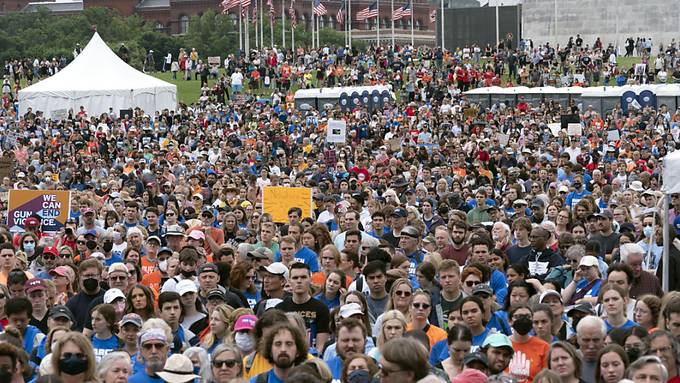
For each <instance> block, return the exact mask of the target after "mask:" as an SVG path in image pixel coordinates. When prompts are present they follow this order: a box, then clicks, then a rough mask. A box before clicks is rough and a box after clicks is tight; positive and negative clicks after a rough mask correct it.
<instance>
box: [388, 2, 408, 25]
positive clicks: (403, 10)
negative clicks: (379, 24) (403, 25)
mask: <svg viewBox="0 0 680 383" xmlns="http://www.w3.org/2000/svg"><path fill="white" fill-rule="evenodd" d="M409 16H411V1H410V0H409V1H407V2H406V4H404V5H402V6H401V7H399V8H397V9H395V10H394V12H392V20H393V21H397V20H399V19H401V18H402V17H409Z"/></svg>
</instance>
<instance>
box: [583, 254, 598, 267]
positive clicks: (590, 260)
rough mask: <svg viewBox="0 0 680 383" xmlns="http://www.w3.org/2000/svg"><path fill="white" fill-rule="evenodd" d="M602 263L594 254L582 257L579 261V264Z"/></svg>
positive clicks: (593, 264)
mask: <svg viewBox="0 0 680 383" xmlns="http://www.w3.org/2000/svg"><path fill="white" fill-rule="evenodd" d="M599 265H600V263H599V262H598V261H597V258H595V257H593V256H592V255H586V256H584V257H583V258H581V262H579V263H578V266H579V267H581V266H599Z"/></svg>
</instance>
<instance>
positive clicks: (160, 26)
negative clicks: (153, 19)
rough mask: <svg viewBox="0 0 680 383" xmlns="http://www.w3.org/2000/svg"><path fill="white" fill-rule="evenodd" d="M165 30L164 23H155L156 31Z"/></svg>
mask: <svg viewBox="0 0 680 383" xmlns="http://www.w3.org/2000/svg"><path fill="white" fill-rule="evenodd" d="M163 30H165V25H163V23H161V22H157V23H156V32H163Z"/></svg>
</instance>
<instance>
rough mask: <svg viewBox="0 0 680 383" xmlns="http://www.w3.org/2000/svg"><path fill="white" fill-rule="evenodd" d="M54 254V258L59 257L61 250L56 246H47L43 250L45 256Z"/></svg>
mask: <svg viewBox="0 0 680 383" xmlns="http://www.w3.org/2000/svg"><path fill="white" fill-rule="evenodd" d="M45 254H52V255H54V256H59V250H58V249H57V248H56V247H54V246H47V247H45V248H44V249H43V255H45Z"/></svg>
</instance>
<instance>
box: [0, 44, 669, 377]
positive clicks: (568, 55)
mask: <svg viewBox="0 0 680 383" xmlns="http://www.w3.org/2000/svg"><path fill="white" fill-rule="evenodd" d="M631 40H632V39H631ZM598 41H599V40H598ZM509 45H510V44H506V45H505V46H504V47H503V49H497V50H490V51H489V52H488V53H487V50H480V49H479V48H476V47H474V46H473V47H466V48H462V49H459V50H456V51H453V52H448V51H445V52H442V51H441V50H439V49H431V48H418V49H413V48H412V47H409V46H403V47H399V48H394V49H393V48H390V47H380V48H371V49H370V50H368V51H366V52H357V51H353V50H348V49H345V48H342V47H324V48H321V49H319V50H304V49H300V50H298V51H296V52H294V53H293V52H286V51H275V50H269V51H262V52H256V53H254V54H253V55H251V56H249V57H248V58H247V59H246V58H245V57H241V58H239V57H236V56H229V57H228V58H227V59H226V60H225V63H224V64H225V65H224V71H223V72H222V73H221V74H219V75H218V76H221V78H222V79H221V80H220V81H218V82H217V85H215V88H214V89H213V88H208V86H207V83H206V84H205V85H204V86H205V90H204V94H203V95H202V96H201V99H200V100H197V101H196V102H194V103H191V104H181V105H179V106H178V109H177V110H162V111H143V110H140V109H135V110H134V112H133V115H129V116H117V115H116V113H115V111H113V110H111V111H110V113H104V114H101V115H93V114H90V113H89V112H88V111H87V110H86V109H85V108H83V107H81V108H80V110H71V111H69V112H68V116H66V117H65V118H63V119H50V118H46V117H45V116H43V115H42V113H41V112H40V111H33V110H27V111H18V110H17V109H16V106H15V104H14V103H13V100H14V95H15V91H16V89H15V88H14V87H13V86H12V85H11V84H20V83H21V80H22V75H21V73H25V71H24V70H23V69H17V68H15V67H14V66H13V65H12V64H8V65H6V67H5V71H6V78H5V83H6V84H10V85H8V86H7V87H5V86H3V97H4V100H3V101H4V102H3V106H2V109H1V112H2V113H1V114H2V115H1V116H0V131H1V132H2V133H1V134H0V145H1V148H2V155H3V157H2V158H3V159H4V160H6V162H5V163H9V164H11V166H10V169H6V170H8V172H6V173H5V175H4V177H3V179H2V182H1V183H0V202H2V210H3V211H2V215H3V217H5V218H6V214H7V211H6V210H7V209H6V208H7V194H8V193H7V192H8V191H9V190H70V191H71V204H70V206H71V211H70V213H69V218H68V220H67V221H66V223H65V225H64V227H63V228H61V229H60V230H59V231H58V232H54V233H52V232H50V233H48V232H45V230H44V229H45V228H44V227H43V226H42V224H41V217H40V216H39V215H37V214H36V215H35V216H30V217H27V218H26V219H25V220H24V225H23V227H21V228H20V230H18V231H17V230H16V229H17V228H16V227H13V228H11V229H12V231H10V228H9V227H7V226H2V227H0V329H2V332H1V333H0V383H10V382H11V383H23V382H37V383H60V382H64V383H76V382H78V383H80V382H88V383H92V382H98V383H123V382H125V381H126V380H127V381H130V382H132V383H161V382H169V383H188V382H195V383H232V382H234V383H239V382H247V381H248V382H252V383H264V382H270V383H274V382H295V383H297V382H325V383H330V382H334V383H335V382H341V383H362V382H374V381H375V382H377V381H380V382H382V383H388V382H389V383H391V382H403V383H406V382H412V383H415V382H423V383H428V382H433V383H434V382H472V383H475V382H487V381H488V382H518V383H519V382H529V383H532V382H536V383H543V382H564V383H571V382H588V383H594V382H598V383H599V382H607V383H613V382H621V381H625V380H626V379H628V380H630V381H633V382H648V381H649V382H651V381H654V382H666V381H667V382H680V375H679V369H680V346H679V341H680V292H678V291H680V279H678V273H680V214H678V213H677V212H680V210H679V209H680V195H673V196H672V199H671V200H670V201H668V200H666V199H665V198H664V197H663V194H662V193H661V192H660V190H661V185H662V184H663V180H662V178H661V175H662V161H661V160H662V158H663V157H664V156H665V155H666V154H668V153H670V152H673V151H674V150H675V149H676V142H677V141H678V139H679V138H678V134H679V133H680V130H679V129H678V124H680V109H678V110H671V109H669V108H668V106H667V105H660V106H659V107H658V108H656V109H655V108H651V107H645V108H640V109H634V108H630V109H629V110H628V111H627V112H626V113H624V112H623V111H622V109H621V107H620V106H617V107H615V108H614V109H613V110H610V111H607V112H606V113H605V114H602V115H601V114H599V113H597V112H595V111H593V110H592V108H590V107H588V106H584V105H576V104H568V105H567V104H560V103H559V102H558V101H553V100H546V102H544V103H540V104H530V103H527V102H525V101H524V100H522V99H520V100H518V101H519V102H518V103H517V104H516V105H506V104H501V103H498V104H495V105H492V106H491V107H490V108H484V107H482V106H480V105H477V104H475V103H473V102H470V101H469V100H468V99H467V98H466V96H465V95H464V94H463V91H464V90H465V89H468V88H470V87H476V86H481V85H484V84H485V83H486V81H487V80H489V81H490V83H493V82H495V81H507V80H501V79H503V78H509V79H512V81H514V82H515V83H518V82H519V83H522V81H526V82H525V84H527V85H540V84H544V83H549V82H550V81H551V78H552V77H551V75H546V76H542V75H539V76H534V75H533V73H534V72H533V71H535V70H538V71H539V72H541V73H543V71H547V72H548V73H553V72H555V71H556V73H561V74H562V75H563V74H564V73H566V72H563V71H564V70H567V71H571V70H575V71H579V70H580V71H581V72H580V73H586V74H585V78H586V79H588V78H590V79H591V80H592V81H596V82H602V81H606V80H604V77H602V78H600V79H598V80H594V77H595V76H596V73H600V74H598V76H599V75H602V76H604V73H605V72H607V71H608V72H609V73H611V74H613V73H614V72H617V75H618V73H625V72H626V70H627V69H628V68H621V67H619V66H617V64H616V55H617V54H618V52H615V50H612V48H607V47H604V46H603V45H602V43H601V42H600V43H595V44H594V45H593V46H590V47H589V46H588V45H587V44H584V43H583V40H582V39H581V38H580V36H577V38H576V40H574V41H570V42H569V43H568V44H567V45H566V46H565V47H561V48H560V47H556V49H554V50H553V48H551V47H550V46H549V45H545V46H541V47H536V48H533V47H532V46H531V44H529V43H526V44H523V45H522V47H521V48H520V49H517V50H513V49H511V48H510V46H509ZM649 45H651V43H649ZM633 47H634V50H635V52H636V53H637V51H638V49H637V48H636V45H635V44H634V45H633ZM640 47H641V48H640V52H641V54H642V55H643V56H644V57H643V60H644V59H645V58H646V59H648V60H651V61H650V66H651V68H652V69H651V70H650V71H649V72H648V73H649V74H650V75H654V74H658V72H657V73H654V71H655V69H654V68H655V66H654V65H653V64H651V63H652V62H655V61H656V60H657V59H658V57H662V56H663V58H662V60H663V61H664V63H663V65H662V66H661V67H660V68H658V69H661V70H664V71H668V72H672V73H674V71H677V69H675V68H678V65H679V63H680V60H678V57H680V53H678V52H677V47H676V45H675V43H674V42H673V43H672V44H668V45H667V46H663V47H662V50H661V51H660V52H663V54H658V55H657V56H654V54H655V52H652V50H651V47H650V50H649V51H647V50H646V48H645V46H644V45H640ZM194 52H195V50H191V54H189V55H186V56H184V57H183V58H184V63H183V64H182V65H183V67H184V68H185V69H184V70H186V68H190V69H189V71H191V70H194V69H191V68H195V67H196V66H199V65H202V63H201V62H198V63H197V64H196V66H194V63H192V62H189V63H187V62H186V61H187V60H193V59H192V57H193V56H194ZM644 52H646V55H645V53H644ZM650 53H651V54H652V56H651V57H655V58H654V59H653V60H652V59H651V58H650V56H649V54H650ZM631 54H632V53H631ZM612 55H614V59H612V58H611V56H612ZM484 56H488V60H486V59H483V58H482V57H484ZM513 57H514V58H513ZM187 58H188V59H187ZM195 58H196V60H200V56H199V55H198V52H196V55H195ZM584 58H589V60H584ZM27 61H30V60H27ZM58 61H59V60H56V61H55V62H57V63H58ZM18 62H19V63H22V62H24V61H18ZM39 63H40V62H39ZM513 65H516V66H515V67H513ZM9 67H11V69H8V68H9ZM19 67H23V64H19ZM56 67H58V64H56V65H55V66H54V67H53V66H50V68H56ZM173 67H175V65H171V66H170V67H169V68H173ZM201 68H204V67H201ZM579 68H580V69H579ZM33 70H35V67H33ZM525 70H528V77H527V76H526V75H527V72H524V71H525ZM487 71H489V74H488V76H487ZM202 72H204V71H202ZM255 72H257V73H258V74H257V75H255ZM29 73H33V71H29ZM573 73H576V72H573ZM587 73H590V74H587ZM678 73H679V75H678V78H680V71H679V72H678ZM198 75H199V76H200V77H203V73H199V74H198ZM254 76H255V77H257V81H253V77H254ZM508 76H509V77H508ZM673 76H675V75H673ZM534 77H535V78H536V81H534ZM560 77H562V76H557V77H555V78H554V80H557V79H558V78H560ZM670 77H672V76H669V78H670ZM185 78H186V77H185ZM188 78H191V74H190V76H188ZM194 79H195V77H194ZM640 80H641V79H640V78H635V76H633V79H632V81H640ZM643 80H644V79H643ZM363 84H389V85H390V86H392V89H393V91H394V92H395V93H396V94H397V96H398V97H397V98H396V101H393V102H388V103H387V104H385V105H384V107H383V108H380V109H378V108H376V109H373V110H367V109H365V108H363V107H356V108H355V109H352V110H343V109H341V108H340V107H339V106H330V107H323V108H322V109H321V110H316V109H314V108H304V110H302V109H300V108H296V106H295V103H294V101H293V100H292V98H291V94H292V93H291V92H292V90H293V89H297V88H301V87H314V86H319V85H324V86H337V85H363ZM17 87H18V85H17ZM261 88H265V89H266V88H269V89H268V90H267V94H270V95H271V97H269V98H262V97H240V95H249V94H252V93H251V92H253V91H257V90H258V89H261ZM565 114H569V115H574V114H576V115H578V117H579V121H580V125H581V131H582V133H581V134H580V135H578V134H576V135H570V134H568V133H567V129H564V130H562V131H560V132H553V131H551V130H550V129H549V128H548V124H552V123H553V122H556V121H560V117H561V116H562V115H565ZM330 119H341V120H344V121H346V123H347V139H346V141H345V142H344V143H335V144H329V143H326V139H325V138H326V128H327V124H328V121H329V120H330ZM611 130H617V131H618V132H619V139H618V140H610V139H609V137H610V136H609V133H608V132H609V131H611ZM0 170H1V169H0ZM269 186H291V187H292V186H298V187H307V188H311V189H312V196H313V198H312V199H313V201H312V213H311V214H310V215H309V216H306V215H305V214H304V213H303V209H302V208H301V207H295V206H294V207H291V208H290V210H288V211H287V219H286V221H285V222H274V219H273V217H272V215H271V214H269V213H268V212H267V211H265V209H264V206H263V200H262V196H263V192H264V190H265V188H267V187H269ZM664 203H670V210H669V211H670V214H669V215H668V216H666V215H665V210H666V209H664V207H665V206H664ZM305 210H306V209H305ZM665 222H668V223H669V225H664V223H665ZM664 227H668V228H669V230H668V232H667V233H664ZM664 234H665V235H666V236H667V237H668V238H669V241H670V243H669V244H668V245H669V252H668V253H667V254H664V250H663V244H664V243H663V238H664ZM664 257H667V258H668V260H669V261H668V264H669V270H668V273H669V274H670V283H669V286H668V289H667V291H664V290H663V289H662V286H661V283H660V281H661V279H662V278H661V276H662V274H663V267H662V265H663V262H662V261H663V258H664Z"/></svg>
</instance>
